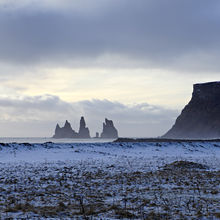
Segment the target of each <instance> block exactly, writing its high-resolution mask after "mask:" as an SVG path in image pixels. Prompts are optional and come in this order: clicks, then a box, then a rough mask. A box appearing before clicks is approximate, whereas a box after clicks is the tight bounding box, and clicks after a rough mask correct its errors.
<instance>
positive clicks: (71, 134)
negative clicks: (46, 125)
mask: <svg viewBox="0 0 220 220" xmlns="http://www.w3.org/2000/svg"><path fill="white" fill-rule="evenodd" d="M53 138H78V133H77V132H75V131H74V130H73V129H72V127H71V125H70V123H69V122H68V121H67V120H66V122H65V125H64V127H62V128H61V127H60V126H59V124H57V126H56V129H55V134H54V136H53Z"/></svg>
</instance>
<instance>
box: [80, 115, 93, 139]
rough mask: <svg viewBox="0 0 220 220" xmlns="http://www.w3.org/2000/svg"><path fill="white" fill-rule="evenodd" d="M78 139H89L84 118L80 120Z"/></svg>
mask: <svg viewBox="0 0 220 220" xmlns="http://www.w3.org/2000/svg"><path fill="white" fill-rule="evenodd" d="M78 135H79V138H90V133H89V129H88V128H87V127H86V122H85V119H84V117H81V119H80V127H79V133H78Z"/></svg>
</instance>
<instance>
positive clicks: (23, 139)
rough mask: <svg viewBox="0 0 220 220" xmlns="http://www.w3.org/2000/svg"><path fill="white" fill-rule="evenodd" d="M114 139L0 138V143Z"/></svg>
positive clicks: (76, 141) (95, 141) (96, 141)
mask: <svg viewBox="0 0 220 220" xmlns="http://www.w3.org/2000/svg"><path fill="white" fill-rule="evenodd" d="M112 141H114V139H101V138H91V139H54V138H47V137H22V138H21V137H19V138H17V137H2V138H0V143H13V142H16V143H45V142H54V143H105V142H112Z"/></svg>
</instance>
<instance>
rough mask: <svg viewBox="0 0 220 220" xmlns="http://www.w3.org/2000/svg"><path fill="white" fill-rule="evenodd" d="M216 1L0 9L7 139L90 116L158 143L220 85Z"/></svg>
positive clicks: (74, 1)
mask: <svg viewBox="0 0 220 220" xmlns="http://www.w3.org/2000/svg"><path fill="white" fill-rule="evenodd" d="M219 10H220V1H219V0H210V1H207V0H193V1H192V0H184V1H177V0H135V1H133V0H131V1H128V0H80V1H79V0H19V1H17V0H0V81H1V84H0V135H1V136H2V137H28V136H29V137H50V136H52V135H53V133H54V129H55V126H56V123H60V125H61V126H62V125H63V124H64V122H65V120H66V119H67V120H69V121H70V122H71V124H72V127H73V129H74V130H76V131H77V130H78V129H79V120H80V117H81V116H82V115H83V116H85V119H86V122H87V125H88V127H89V128H90V132H91V135H92V136H95V132H101V131H102V123H103V121H104V119H105V118H106V117H107V118H108V119H112V120H113V121H114V123H115V126H116V128H117V129H118V130H119V135H120V136H126V137H131V136H133V137H157V136H160V135H162V134H164V133H165V132H166V131H167V130H168V129H170V128H171V126H172V125H173V124H174V122H175V119H176V117H177V116H178V115H179V114H180V113H181V110H182V108H183V107H184V106H185V105H186V104H187V103H188V102H189V100H190V98H191V94H192V86H193V84H195V83H202V82H208V81H219V80H220V74H219V70H220V62H219V58H220V28H219V27H220V14H219Z"/></svg>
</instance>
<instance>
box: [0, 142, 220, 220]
mask: <svg viewBox="0 0 220 220" xmlns="http://www.w3.org/2000/svg"><path fill="white" fill-rule="evenodd" d="M0 170H1V171H0V173H1V175H0V176H1V180H0V189H1V194H0V196H1V198H0V199H1V201H2V202H1V204H0V212H1V213H2V214H1V217H2V218H6V217H14V218H20V217H23V218H34V217H36V218H52V217H54V218H65V219H66V218H70V219H76V218H79V219H83V218H84V219H89V218H93V219H100V218H104V219H119V218H124V219H152V218H156V219H162V218H163V219H183V217H184V218H186V219H187V218H188V219H191V218H199V217H201V216H203V217H204V219H206V218H208V217H210V218H214V219H217V217H219V213H220V207H219V204H220V186H219V182H220V173H219V172H220V142H206V141H198V142H190V141H188V142H164V143H157V142H140V143H132V142H129V143H126V142H117V143H114V142H105V143H104V142H99V143H98V142H95V141H94V142H93V143H76V142H75V143H71V142H69V143H61V142H59V143H53V142H46V143H31V144H30V143H2V144H0Z"/></svg>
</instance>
